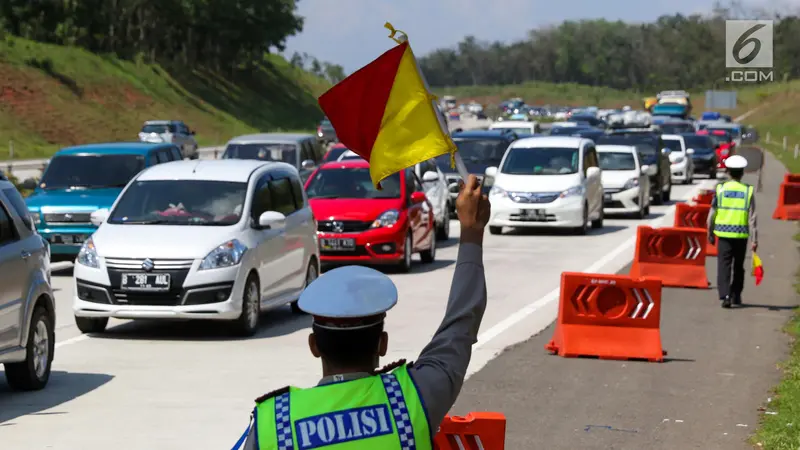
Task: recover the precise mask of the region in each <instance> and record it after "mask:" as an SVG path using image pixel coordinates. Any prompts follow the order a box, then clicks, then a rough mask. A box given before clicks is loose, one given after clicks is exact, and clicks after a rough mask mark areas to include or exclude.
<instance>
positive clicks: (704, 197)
mask: <svg viewBox="0 0 800 450" xmlns="http://www.w3.org/2000/svg"><path fill="white" fill-rule="evenodd" d="M713 198H714V191H709V190H708V189H703V190H702V191H700V193H699V194H697V195H695V196H694V197H693V198H692V202H694V203H695V204H697V205H710V204H711V200H712V199H713Z"/></svg>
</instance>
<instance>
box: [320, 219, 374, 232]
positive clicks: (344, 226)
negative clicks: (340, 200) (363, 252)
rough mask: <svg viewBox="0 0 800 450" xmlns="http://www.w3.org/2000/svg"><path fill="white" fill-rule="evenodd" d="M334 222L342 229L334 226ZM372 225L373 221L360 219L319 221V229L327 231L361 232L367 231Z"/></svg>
mask: <svg viewBox="0 0 800 450" xmlns="http://www.w3.org/2000/svg"><path fill="white" fill-rule="evenodd" d="M334 222H335V223H336V224H337V225H338V227H340V228H341V230H339V229H337V227H334ZM371 226H372V222H361V221H358V220H320V221H317V230H318V231H322V232H325V233H359V232H361V231H367V230H368V229H369V227H371Z"/></svg>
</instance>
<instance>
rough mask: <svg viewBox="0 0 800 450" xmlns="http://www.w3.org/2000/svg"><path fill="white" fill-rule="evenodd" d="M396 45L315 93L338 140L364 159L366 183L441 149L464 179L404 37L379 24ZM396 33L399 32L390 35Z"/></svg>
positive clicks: (428, 157)
mask: <svg viewBox="0 0 800 450" xmlns="http://www.w3.org/2000/svg"><path fill="white" fill-rule="evenodd" d="M384 26H385V27H386V28H387V29H389V31H391V34H390V35H389V38H391V39H392V40H394V41H395V42H396V43H397V45H396V46H394V47H393V48H391V49H390V50H388V51H387V52H386V53H384V54H383V55H381V56H379V57H378V58H377V59H375V60H374V61H372V62H371V63H369V64H367V65H366V66H364V67H362V68H361V69H359V70H358V71H356V72H355V73H353V74H352V75H350V76H349V77H347V78H345V79H344V80H342V81H341V82H340V83H339V84H337V85H336V86H334V87H332V88H331V89H330V90H328V92H326V93H324V94H322V96H321V97H320V98H319V105H320V107H321V108H322V110H323V111H324V112H325V115H326V116H327V117H328V120H330V121H331V124H332V125H333V128H334V129H335V130H336V136H337V137H338V138H339V141H340V142H341V143H342V144H344V145H345V146H347V148H349V149H350V150H352V151H353V152H355V153H357V154H358V155H359V156H361V157H362V158H364V159H366V160H367V161H369V170H370V176H371V178H372V182H373V183H374V184H375V186H376V187H378V188H379V189H380V182H381V180H383V179H384V178H386V177H388V176H389V175H392V174H394V173H397V172H399V171H401V170H403V169H405V168H407V167H411V166H413V165H415V164H417V163H420V162H422V161H425V160H428V159H431V158H434V157H436V156H439V155H443V154H445V153H450V155H451V166H452V167H455V168H457V169H458V171H459V173H460V174H461V177H462V178H463V179H464V181H466V179H467V175H468V173H467V169H466V166H465V165H464V163H463V161H462V160H461V158H460V157H459V155H458V153H456V150H457V148H456V145H455V143H453V140H452V139H450V135H449V133H448V131H447V124H446V123H445V121H444V120H443V118H442V117H441V115H440V113H439V111H438V109H437V106H436V96H434V95H433V94H431V92H430V89H429V88H428V83H427V82H426V81H425V77H424V76H423V74H422V72H421V71H420V69H419V65H418V64H417V60H416V58H415V57H414V53H413V52H412V51H411V47H410V46H409V44H408V37H407V36H406V34H405V33H404V32H402V31H399V30H395V29H394V27H393V26H392V25H391V24H390V23H388V22H387V23H386V25H384ZM397 33H401V34H402V36H400V37H395V35H397Z"/></svg>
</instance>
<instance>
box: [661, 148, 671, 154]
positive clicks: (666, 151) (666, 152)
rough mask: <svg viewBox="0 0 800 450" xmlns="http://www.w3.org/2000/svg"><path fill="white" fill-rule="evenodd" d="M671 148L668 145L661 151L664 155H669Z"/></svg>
mask: <svg viewBox="0 0 800 450" xmlns="http://www.w3.org/2000/svg"><path fill="white" fill-rule="evenodd" d="M669 152H670V150H669V149H668V148H667V147H664V148H662V149H661V153H662V154H664V155H669Z"/></svg>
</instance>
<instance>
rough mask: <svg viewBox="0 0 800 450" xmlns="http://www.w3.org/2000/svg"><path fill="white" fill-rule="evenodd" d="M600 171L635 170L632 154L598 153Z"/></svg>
mask: <svg viewBox="0 0 800 450" xmlns="http://www.w3.org/2000/svg"><path fill="white" fill-rule="evenodd" d="M597 156H599V157H600V169H602V170H636V160H635V159H634V158H633V153H628V152H600V153H598V154H597Z"/></svg>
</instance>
